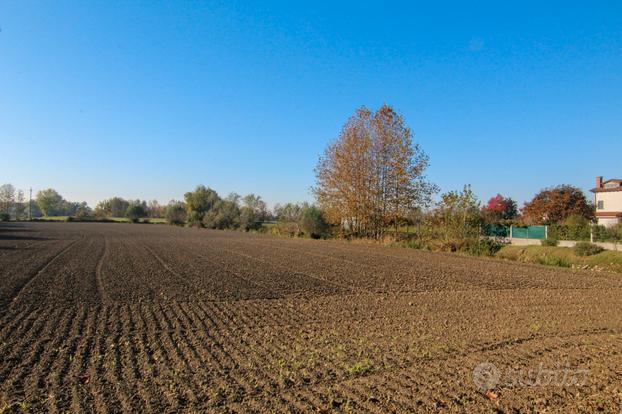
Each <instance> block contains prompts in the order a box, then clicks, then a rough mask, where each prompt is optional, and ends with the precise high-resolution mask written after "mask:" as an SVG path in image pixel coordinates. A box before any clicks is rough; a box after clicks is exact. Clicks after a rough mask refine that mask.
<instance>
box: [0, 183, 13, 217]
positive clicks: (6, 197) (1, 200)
mask: <svg viewBox="0 0 622 414" xmlns="http://www.w3.org/2000/svg"><path fill="white" fill-rule="evenodd" d="M14 203H15V187H13V185H11V184H3V185H1V186H0V213H4V214H7V215H9V214H10V213H11V209H12V208H13V204H14Z"/></svg>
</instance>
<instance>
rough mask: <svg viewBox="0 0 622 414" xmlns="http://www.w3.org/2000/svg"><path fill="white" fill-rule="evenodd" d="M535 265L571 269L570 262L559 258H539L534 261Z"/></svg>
mask: <svg viewBox="0 0 622 414" xmlns="http://www.w3.org/2000/svg"><path fill="white" fill-rule="evenodd" d="M536 263H538V264H542V265H547V266H557V267H572V262H571V261H570V260H568V259H566V258H565V257H559V256H540V257H538V258H537V259H536Z"/></svg>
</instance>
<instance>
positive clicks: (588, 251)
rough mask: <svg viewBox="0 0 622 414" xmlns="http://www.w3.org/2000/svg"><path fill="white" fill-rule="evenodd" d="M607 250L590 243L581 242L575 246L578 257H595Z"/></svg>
mask: <svg viewBox="0 0 622 414" xmlns="http://www.w3.org/2000/svg"><path fill="white" fill-rule="evenodd" d="M604 250H605V249H603V248H602V247H600V246H598V245H596V244H593V243H588V242H580V243H577V244H576V245H575V246H574V252H575V253H576V254H577V256H593V255H595V254H598V253H601V252H603V251H604Z"/></svg>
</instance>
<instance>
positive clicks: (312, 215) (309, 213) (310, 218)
mask: <svg viewBox="0 0 622 414" xmlns="http://www.w3.org/2000/svg"><path fill="white" fill-rule="evenodd" d="M300 227H301V228H302V230H303V231H304V232H305V234H307V235H308V236H309V237H311V238H314V239H319V238H322V237H326V235H327V234H328V229H329V225H328V223H327V222H326V220H325V219H324V215H323V214H322V210H320V209H319V208H318V207H316V206H314V205H307V206H305V207H304V208H303V210H302V214H301V216H300Z"/></svg>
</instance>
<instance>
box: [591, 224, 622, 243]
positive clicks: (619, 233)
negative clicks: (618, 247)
mask: <svg viewBox="0 0 622 414" xmlns="http://www.w3.org/2000/svg"><path fill="white" fill-rule="evenodd" d="M593 231H594V240H595V241H605V242H620V241H622V223H620V224H616V225H615V226H612V227H605V226H594V229H593Z"/></svg>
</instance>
